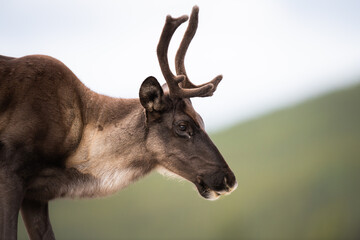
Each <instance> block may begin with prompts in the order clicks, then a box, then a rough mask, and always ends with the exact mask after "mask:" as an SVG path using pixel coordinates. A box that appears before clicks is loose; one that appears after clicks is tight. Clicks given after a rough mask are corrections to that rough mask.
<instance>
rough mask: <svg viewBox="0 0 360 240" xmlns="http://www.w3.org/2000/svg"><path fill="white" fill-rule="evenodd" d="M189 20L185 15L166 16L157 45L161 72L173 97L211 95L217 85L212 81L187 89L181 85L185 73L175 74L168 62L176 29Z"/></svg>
mask: <svg viewBox="0 0 360 240" xmlns="http://www.w3.org/2000/svg"><path fill="white" fill-rule="evenodd" d="M187 20H188V16H186V15H184V16H181V17H179V18H172V17H171V16H170V15H168V16H167V17H166V22H165V25H164V28H163V31H162V33H161V36H160V40H159V43H158V46H157V55H158V60H159V64H160V68H161V72H162V74H163V75H164V78H165V80H166V83H167V85H168V87H169V91H170V96H171V97H173V98H191V97H198V96H201V97H203V96H210V95H212V92H213V91H214V88H215V86H216V85H214V84H212V83H208V84H204V85H203V86H199V87H196V88H189V89H185V88H182V87H180V86H179V83H181V82H183V81H184V80H185V79H186V76H185V75H182V74H179V75H177V76H175V75H174V74H173V73H172V72H171V70H170V67H169V62H168V57H167V54H168V48H169V44H170V40H171V38H172V36H173V34H174V32H175V31H176V29H177V28H178V27H179V26H180V25H181V24H182V23H184V22H186V21H187Z"/></svg>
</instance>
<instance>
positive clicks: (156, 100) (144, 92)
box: [139, 77, 165, 112]
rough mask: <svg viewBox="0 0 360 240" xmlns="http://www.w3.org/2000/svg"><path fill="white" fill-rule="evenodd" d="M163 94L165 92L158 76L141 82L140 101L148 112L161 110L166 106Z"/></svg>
mask: <svg viewBox="0 0 360 240" xmlns="http://www.w3.org/2000/svg"><path fill="white" fill-rule="evenodd" d="M163 96H164V92H163V90H162V87H161V86H160V84H159V82H158V81H157V80H156V78H154V77H148V78H146V79H145V80H144V82H143V83H142V84H141V87H140V91H139V97H140V102H141V105H143V107H144V108H145V109H146V110H147V111H148V112H153V111H156V112H160V111H162V110H163V109H164V108H165V103H164V101H163V99H164V98H163Z"/></svg>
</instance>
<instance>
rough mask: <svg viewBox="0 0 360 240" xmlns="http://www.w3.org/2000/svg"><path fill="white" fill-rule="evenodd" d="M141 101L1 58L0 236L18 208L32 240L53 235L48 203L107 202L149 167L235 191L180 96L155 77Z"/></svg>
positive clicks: (54, 67) (219, 191)
mask: <svg viewBox="0 0 360 240" xmlns="http://www.w3.org/2000/svg"><path fill="white" fill-rule="evenodd" d="M183 79H184V78H183ZM167 81H168V79H167ZM217 84H218V82H216V85H215V84H214V83H209V84H208V85H206V86H207V87H205V88H203V90H204V89H205V90H206V89H208V90H209V91H210V92H209V93H204V91H203V90H201V91H200V92H199V93H200V95H201V96H208V95H211V94H212V93H213V91H214V88H216V86H217ZM214 86H215V87H214ZM174 87H176V86H175V85H174V84H173V89H174ZM195 91H197V90H196V89H195ZM180 92H181V91H180ZM185 92H187V90H186V91H185ZM189 93H191V95H193V93H194V91H189ZM139 96H140V99H121V98H111V97H107V96H104V95H100V94H97V93H95V92H93V91H91V90H90V89H88V88H87V87H86V86H84V85H83V84H82V83H81V82H80V81H79V80H78V78H77V77H76V76H75V75H74V74H73V73H72V72H71V71H70V70H69V69H68V68H67V67H66V66H65V65H64V64H63V63H61V62H60V61H58V60H56V59H54V58H51V57H48V56H40V55H33V56H25V57H22V58H12V57H5V56H0V239H16V231H17V219H18V212H19V209H20V210H21V213H22V216H23V219H24V221H25V225H26V227H27V230H28V233H29V236H30V238H31V239H54V234H53V232H52V229H51V224H50V220H49V215H48V201H49V200H52V199H54V198H61V197H70V198H83V197H98V196H106V195H109V194H111V193H114V192H115V191H118V190H120V189H121V188H123V187H126V186H127V185H128V184H130V183H131V182H133V181H135V180H137V179H138V178H140V177H142V176H144V175H145V174H147V173H149V172H150V171H151V170H153V169H155V168H157V167H161V168H162V169H165V170H166V171H169V172H171V173H174V174H176V175H179V176H181V177H183V178H185V179H187V180H189V181H191V182H193V183H194V184H195V185H196V187H197V189H198V191H199V193H200V195H201V196H203V197H204V198H207V199H215V198H217V197H218V196H220V195H223V194H227V193H230V192H231V191H233V190H234V189H235V188H236V180H235V176H234V174H233V173H232V172H231V170H230V169H229V167H228V165H227V164H226V162H225V161H224V159H223V157H222V156H221V154H220V152H219V151H218V149H217V148H216V147H215V145H214V144H213V143H212V141H211V140H210V138H209V136H208V135H207V134H206V132H205V130H204V124H203V121H202V119H201V117H200V116H199V115H198V114H197V113H196V111H195V110H194V109H193V107H192V104H191V101H190V100H189V99H188V98H184V97H179V96H180V95H176V96H175V97H174V95H171V94H170V93H169V91H168V90H167V87H166V86H165V87H164V88H162V87H161V86H160V85H159V83H158V82H157V80H156V79H155V78H154V77H149V78H147V79H146V80H145V81H144V82H143V83H142V85H141V87H140V91H139Z"/></svg>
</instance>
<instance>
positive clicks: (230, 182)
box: [224, 171, 238, 193]
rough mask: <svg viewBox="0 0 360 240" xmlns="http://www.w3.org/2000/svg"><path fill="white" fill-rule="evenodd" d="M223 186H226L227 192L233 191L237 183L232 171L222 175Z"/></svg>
mask: <svg viewBox="0 0 360 240" xmlns="http://www.w3.org/2000/svg"><path fill="white" fill-rule="evenodd" d="M224 186H225V187H226V191H227V192H228V193H231V192H233V191H234V190H235V189H236V188H237V186H238V183H237V181H236V178H235V175H234V173H233V172H231V171H229V172H228V174H227V175H226V176H225V177H224Z"/></svg>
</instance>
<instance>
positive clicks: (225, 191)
mask: <svg viewBox="0 0 360 240" xmlns="http://www.w3.org/2000/svg"><path fill="white" fill-rule="evenodd" d="M195 186H196V188H197V190H198V192H199V194H200V195H201V196H202V197H203V198H205V199H206V200H210V201H214V200H217V199H218V198H219V197H220V196H224V195H229V194H230V193H232V192H233V191H235V189H236V188H237V186H238V184H237V182H236V181H235V183H234V184H233V186H229V185H228V184H227V181H226V178H224V186H223V187H222V188H220V189H219V187H213V188H211V187H210V186H208V185H207V184H206V183H205V182H204V181H203V180H202V179H201V178H199V177H198V178H197V181H196V183H195Z"/></svg>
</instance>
